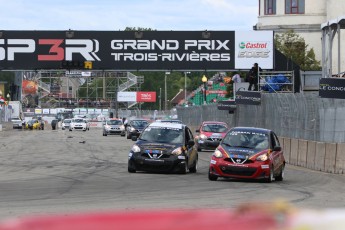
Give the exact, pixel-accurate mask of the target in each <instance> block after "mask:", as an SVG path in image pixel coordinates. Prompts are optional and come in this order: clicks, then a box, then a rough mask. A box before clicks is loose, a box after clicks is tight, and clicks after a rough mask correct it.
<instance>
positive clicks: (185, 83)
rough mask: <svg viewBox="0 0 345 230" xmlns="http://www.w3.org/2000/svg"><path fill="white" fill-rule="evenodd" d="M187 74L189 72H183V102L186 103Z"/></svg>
mask: <svg viewBox="0 0 345 230" xmlns="http://www.w3.org/2000/svg"><path fill="white" fill-rule="evenodd" d="M187 74H190V72H184V103H185V104H187Z"/></svg>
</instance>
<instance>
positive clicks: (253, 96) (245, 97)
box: [235, 91, 261, 105]
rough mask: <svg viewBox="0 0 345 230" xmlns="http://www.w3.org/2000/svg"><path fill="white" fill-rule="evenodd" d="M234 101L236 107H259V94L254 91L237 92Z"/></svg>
mask: <svg viewBox="0 0 345 230" xmlns="http://www.w3.org/2000/svg"><path fill="white" fill-rule="evenodd" d="M235 101H236V104H238V105H239V104H243V105H260V104H261V93H260V92H255V91H237V92H236V98H235Z"/></svg>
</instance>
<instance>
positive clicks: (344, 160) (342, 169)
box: [335, 143, 345, 174]
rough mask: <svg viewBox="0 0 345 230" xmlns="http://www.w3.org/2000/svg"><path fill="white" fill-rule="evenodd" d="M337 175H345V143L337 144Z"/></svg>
mask: <svg viewBox="0 0 345 230" xmlns="http://www.w3.org/2000/svg"><path fill="white" fill-rule="evenodd" d="M335 173H340V174H343V173H345V143H339V144H337V157H336V159H335Z"/></svg>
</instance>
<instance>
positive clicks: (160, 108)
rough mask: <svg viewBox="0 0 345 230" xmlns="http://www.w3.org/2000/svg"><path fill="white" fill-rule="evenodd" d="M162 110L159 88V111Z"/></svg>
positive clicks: (160, 89)
mask: <svg viewBox="0 0 345 230" xmlns="http://www.w3.org/2000/svg"><path fill="white" fill-rule="evenodd" d="M161 110H162V88H159V111H161Z"/></svg>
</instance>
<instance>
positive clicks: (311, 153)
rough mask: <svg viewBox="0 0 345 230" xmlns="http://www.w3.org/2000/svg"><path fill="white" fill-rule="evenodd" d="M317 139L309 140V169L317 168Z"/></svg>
mask: <svg viewBox="0 0 345 230" xmlns="http://www.w3.org/2000/svg"><path fill="white" fill-rule="evenodd" d="M315 154H316V141H308V149H307V165H306V167H307V168H309V169H315Z"/></svg>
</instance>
